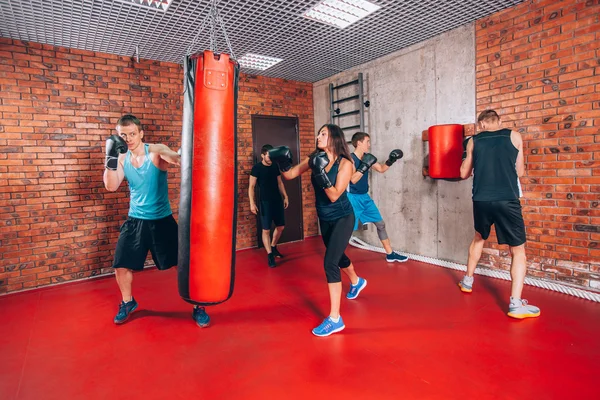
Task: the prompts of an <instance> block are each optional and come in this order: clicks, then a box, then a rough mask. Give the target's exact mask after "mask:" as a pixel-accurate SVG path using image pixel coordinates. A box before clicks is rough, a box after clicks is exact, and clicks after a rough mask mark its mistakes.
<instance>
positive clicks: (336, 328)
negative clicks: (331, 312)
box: [312, 315, 346, 337]
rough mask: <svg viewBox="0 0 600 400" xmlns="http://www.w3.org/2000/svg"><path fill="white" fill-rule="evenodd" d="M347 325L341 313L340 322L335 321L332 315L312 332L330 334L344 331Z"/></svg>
mask: <svg viewBox="0 0 600 400" xmlns="http://www.w3.org/2000/svg"><path fill="white" fill-rule="evenodd" d="M345 327H346V325H344V320H343V319H342V316H341V315H340V319H339V321H338V322H333V320H332V319H331V317H327V318H325V320H324V321H323V322H322V323H321V325H319V326H317V327H316V328H315V329H313V330H312V333H313V335H315V336H321V337H323V336H329V335H331V334H333V333H336V332H340V331H343V330H344V328H345Z"/></svg>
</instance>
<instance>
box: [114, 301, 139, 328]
mask: <svg viewBox="0 0 600 400" xmlns="http://www.w3.org/2000/svg"><path fill="white" fill-rule="evenodd" d="M137 307H138V303H137V301H135V299H134V298H133V296H132V297H131V300H130V301H128V302H127V303H125V302H124V301H122V302H121V304H119V312H118V313H117V315H116V316H115V319H114V320H113V322H114V323H115V324H117V325H119V324H122V323H123V322H125V321H127V320H128V319H129V316H130V315H131V313H132V312H134V311H135V309H136V308H137Z"/></svg>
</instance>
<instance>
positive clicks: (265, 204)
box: [258, 201, 285, 231]
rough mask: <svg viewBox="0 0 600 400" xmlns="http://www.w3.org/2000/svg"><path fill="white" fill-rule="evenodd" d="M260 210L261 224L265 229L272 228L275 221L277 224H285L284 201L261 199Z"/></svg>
mask: <svg viewBox="0 0 600 400" xmlns="http://www.w3.org/2000/svg"><path fill="white" fill-rule="evenodd" d="M258 211H259V213H260V226H261V227H262V229H263V230H265V231H266V230H270V229H271V222H275V226H284V225H285V215H284V211H283V202H282V201H275V202H273V201H261V202H260V206H259V209H258Z"/></svg>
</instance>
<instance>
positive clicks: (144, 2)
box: [117, 0, 173, 11]
mask: <svg viewBox="0 0 600 400" xmlns="http://www.w3.org/2000/svg"><path fill="white" fill-rule="evenodd" d="M117 1H120V2H121V3H125V4H135V5H136V6H140V7H144V8H151V9H153V10H160V11H167V8H169V6H170V5H171V3H172V2H173V0H117Z"/></svg>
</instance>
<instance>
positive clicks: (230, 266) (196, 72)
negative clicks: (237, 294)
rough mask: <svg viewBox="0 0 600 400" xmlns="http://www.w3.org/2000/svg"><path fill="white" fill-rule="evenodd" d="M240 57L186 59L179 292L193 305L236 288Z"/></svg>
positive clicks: (205, 54)
mask: <svg viewBox="0 0 600 400" xmlns="http://www.w3.org/2000/svg"><path fill="white" fill-rule="evenodd" d="M238 75H239V65H238V64H237V62H235V61H233V60H231V59H230V58H229V56H228V55H227V54H220V55H217V54H214V53H213V52H211V51H204V52H203V53H198V54H194V55H191V56H187V57H186V59H185V61H184V110H183V130H182V142H181V193H180V205H179V260H178V284H179V295H180V296H181V297H182V298H183V299H184V300H185V301H187V302H189V303H192V304H196V305H210V304H217V303H221V302H223V301H225V300H227V299H229V297H231V295H232V294H233V283H234V273H235V235H236V222H237V221H236V215H237V202H236V197H237V147H236V115H237V90H238Z"/></svg>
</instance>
